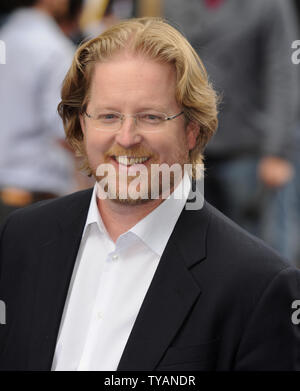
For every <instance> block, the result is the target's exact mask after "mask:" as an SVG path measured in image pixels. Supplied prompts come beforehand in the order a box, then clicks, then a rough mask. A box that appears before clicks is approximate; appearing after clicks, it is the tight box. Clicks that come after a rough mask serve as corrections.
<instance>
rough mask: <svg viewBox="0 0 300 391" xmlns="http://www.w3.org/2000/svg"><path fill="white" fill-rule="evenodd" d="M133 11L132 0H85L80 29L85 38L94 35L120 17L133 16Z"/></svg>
mask: <svg viewBox="0 0 300 391" xmlns="http://www.w3.org/2000/svg"><path fill="white" fill-rule="evenodd" d="M134 11H135V1H134V0H87V1H86V3H85V7H84V11H83V15H82V18H81V29H82V31H83V33H84V35H85V36H86V37H87V38H89V39H90V38H93V37H96V36H97V35H99V34H101V33H102V32H103V31H105V30H106V29H107V28H109V27H110V26H113V25H114V24H116V23H117V22H118V21H120V20H121V19H128V18H130V17H132V16H134Z"/></svg>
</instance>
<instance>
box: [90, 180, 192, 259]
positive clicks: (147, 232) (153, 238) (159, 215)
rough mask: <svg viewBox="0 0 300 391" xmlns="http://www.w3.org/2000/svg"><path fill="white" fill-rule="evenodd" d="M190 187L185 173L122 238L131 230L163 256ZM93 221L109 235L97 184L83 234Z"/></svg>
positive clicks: (101, 230)
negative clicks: (99, 203)
mask: <svg viewBox="0 0 300 391" xmlns="http://www.w3.org/2000/svg"><path fill="white" fill-rule="evenodd" d="M190 189H191V181H190V178H189V176H188V174H187V173H185V174H184V177H183V179H182V181H181V182H180V183H179V185H178V186H177V187H176V189H175V191H174V192H173V193H172V194H171V195H170V196H169V197H168V198H167V199H165V200H164V201H163V202H162V203H161V204H160V205H159V206H158V207H157V208H155V209H154V210H153V211H152V212H151V213H149V214H148V215H147V216H146V217H144V218H143V219H142V220H141V221H139V222H138V223H137V224H136V225H135V226H134V227H132V228H131V229H130V230H129V231H127V232H126V233H124V234H122V235H121V236H120V238H121V237H122V236H125V235H126V234H128V233H129V232H130V233H132V234H134V235H135V236H136V237H138V238H139V239H140V240H142V241H143V242H144V243H145V244H146V245H147V246H148V247H149V248H150V249H151V250H152V251H154V252H155V253H156V254H157V255H159V256H161V255H162V253H163V251H164V249H165V247H166V244H167V242H168V240H169V238H170V236H171V234H172V231H173V229H174V227H175V224H176V222H177V220H178V218H179V216H180V214H181V212H182V209H183V208H184V205H185V203H186V201H187V198H188V195H189V192H190ZM93 223H96V224H97V226H98V228H99V230H100V232H102V233H104V234H105V235H107V236H108V233H107V231H106V228H105V226H104V224H103V221H102V218H101V215H100V213H99V210H98V206H97V184H95V186H94V190H93V194H92V198H91V202H90V207H89V211H88V215H87V220H86V224H85V227H84V231H83V236H84V234H85V232H86V230H87V227H88V226H89V225H90V224H93Z"/></svg>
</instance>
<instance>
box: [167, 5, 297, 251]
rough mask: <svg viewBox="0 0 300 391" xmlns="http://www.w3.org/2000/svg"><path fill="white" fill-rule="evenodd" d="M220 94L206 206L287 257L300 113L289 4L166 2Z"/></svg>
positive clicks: (208, 164) (208, 156)
mask: <svg viewBox="0 0 300 391" xmlns="http://www.w3.org/2000/svg"><path fill="white" fill-rule="evenodd" d="M163 4H164V8H163V10H164V11H163V12H164V15H165V17H167V18H168V19H169V21H170V22H171V23H173V24H174V23H175V25H176V26H177V27H180V28H181V30H182V31H183V32H184V33H185V35H186V36H187V38H188V39H189V40H190V42H191V43H192V45H193V46H194V47H195V48H196V50H197V51H198V54H199V55H200V56H201V57H202V59H203V61H204V63H205V65H206V67H207V69H208V73H209V74H210V76H211V79H212V82H213V84H214V86H215V88H216V89H217V90H218V91H219V92H220V97H221V105H220V127H219V130H218V132H217V134H216V136H215V137H214V138H213V140H212V141H211V142H210V143H209V145H208V147H207V150H206V167H207V171H206V181H205V195H206V198H207V199H208V200H209V201H210V202H211V203H212V204H214V205H215V206H216V207H217V208H219V209H221V210H222V211H223V212H224V213H225V214H227V215H228V216H230V217H231V218H232V219H233V220H235V221H237V222H238V223H239V224H241V225H242V226H243V227H244V228H246V229H247V230H249V231H250V232H252V233H254V234H255V235H258V236H260V237H261V238H263V239H264V240H265V241H267V242H268V243H269V244H270V245H271V246H273V247H274V248H276V249H277V250H279V251H280V252H281V253H282V254H283V255H284V256H286V257H289V258H290V257H291V248H290V244H289V243H290V242H289V233H290V229H291V228H290V221H291V215H292V213H293V211H292V209H291V205H289V200H290V192H291V186H290V183H291V180H292V177H293V172H294V170H293V165H292V163H291V160H292V159H291V151H290V145H291V143H292V142H291V140H292V126H293V122H294V120H295V111H296V110H295V109H296V105H297V90H298V86H297V82H296V72H295V67H293V65H292V63H291V60H290V57H291V53H290V50H291V49H290V47H291V42H292V41H293V39H296V35H297V33H296V24H295V18H294V16H295V15H294V9H293V4H292V2H291V1H289V0H263V1H261V0H252V1H248V0H190V1H187V2H184V3H183V2H182V1H180V0H164V2H163Z"/></svg>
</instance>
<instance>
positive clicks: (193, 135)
mask: <svg viewBox="0 0 300 391" xmlns="http://www.w3.org/2000/svg"><path fill="white" fill-rule="evenodd" d="M199 133H200V125H199V124H198V123H197V122H195V121H193V120H191V121H190V122H189V123H188V125H187V129H186V134H187V141H188V147H189V150H191V149H193V148H194V147H195V145H196V142H197V137H198V136H199Z"/></svg>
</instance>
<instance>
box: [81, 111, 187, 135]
mask: <svg viewBox="0 0 300 391" xmlns="http://www.w3.org/2000/svg"><path fill="white" fill-rule="evenodd" d="M111 113H112V114H119V115H120V120H121V122H120V127H119V129H118V130H114V131H115V132H116V131H119V130H120V129H121V127H122V125H123V123H124V120H125V118H127V117H129V118H134V123H135V126H137V116H138V115H139V114H142V113H144V112H143V111H141V112H140V113H136V114H123V113H119V112H118V111H112V112H111ZM111 113H107V114H111ZM145 113H146V112H145ZM83 114H85V115H86V116H87V117H88V118H90V119H93V120H96V118H95V117H93V116H92V115H91V114H89V113H88V112H87V111H84V112H83ZM157 114H163V115H164V116H165V117H164V118H163V119H162V121H164V122H165V121H171V120H173V119H175V118H177V117H179V116H180V115H182V114H184V111H181V112H180V113H178V114H174V115H167V114H165V113H157ZM111 132H113V131H111ZM149 132H150V131H149Z"/></svg>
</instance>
